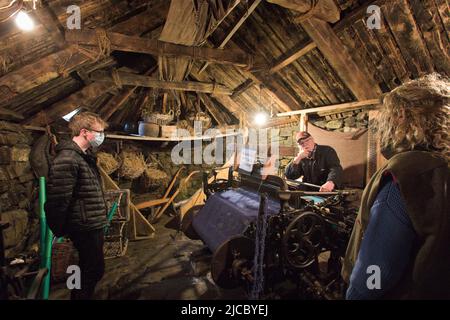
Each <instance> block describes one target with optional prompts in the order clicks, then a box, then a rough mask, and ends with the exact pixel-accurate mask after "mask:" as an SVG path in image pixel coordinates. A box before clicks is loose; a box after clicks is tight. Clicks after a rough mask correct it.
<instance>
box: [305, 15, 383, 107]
mask: <svg viewBox="0 0 450 320" xmlns="http://www.w3.org/2000/svg"><path fill="white" fill-rule="evenodd" d="M301 25H302V27H303V29H305V31H306V32H307V33H308V35H309V36H310V38H311V39H312V40H313V41H314V42H315V43H316V45H317V47H318V48H319V50H320V52H322V54H323V55H324V57H325V58H326V59H327V61H328V62H329V63H330V65H331V66H332V67H333V69H334V70H335V71H336V73H337V74H338V75H339V77H340V78H341V79H342V81H343V82H344V83H345V84H346V85H347V87H348V88H349V89H350V90H351V91H352V93H353V94H354V95H355V97H356V98H357V99H358V100H367V99H373V98H377V97H379V96H380V94H381V93H382V92H381V89H380V88H379V86H378V84H377V83H376V82H375V81H374V80H373V78H372V76H371V75H370V74H365V73H363V72H362V71H361V69H360V68H359V66H358V65H357V64H356V62H355V61H354V60H353V58H352V57H351V55H350V53H349V52H348V51H347V48H346V47H345V46H344V45H343V43H342V42H341V40H340V39H339V37H338V36H337V35H336V33H335V32H334V31H333V29H332V28H331V26H330V25H329V24H328V22H326V21H323V20H320V19H317V18H314V17H312V18H308V19H306V20H304V21H303V22H302V23H301Z"/></svg>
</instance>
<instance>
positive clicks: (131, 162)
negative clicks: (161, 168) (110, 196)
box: [119, 150, 145, 179]
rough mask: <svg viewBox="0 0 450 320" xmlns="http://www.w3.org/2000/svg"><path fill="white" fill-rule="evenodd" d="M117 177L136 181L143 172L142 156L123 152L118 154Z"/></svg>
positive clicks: (136, 153)
mask: <svg viewBox="0 0 450 320" xmlns="http://www.w3.org/2000/svg"><path fill="white" fill-rule="evenodd" d="M119 158H120V168H119V175H120V176H121V177H124V178H127V179H136V178H137V177H139V176H140V175H142V173H143V172H144V170H145V161H144V156H143V155H142V153H140V152H136V151H132V150H124V151H122V152H121V153H120V154H119Z"/></svg>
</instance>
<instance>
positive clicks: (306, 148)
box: [285, 131, 343, 192]
mask: <svg viewBox="0 0 450 320" xmlns="http://www.w3.org/2000/svg"><path fill="white" fill-rule="evenodd" d="M296 140H297V143H298V145H299V148H300V151H299V153H298V154H297V156H296V157H295V158H294V160H293V161H292V162H291V163H290V164H289V165H288V166H287V167H286V170H285V176H286V178H288V179H292V180H295V179H298V178H300V177H301V176H303V182H307V183H311V184H315V185H319V186H321V188H320V191H321V192H329V191H333V190H335V189H338V188H340V187H341V183H342V172H343V170H342V166H341V163H340V161H339V158H338V155H337V153H336V151H335V150H334V149H333V148H332V147H330V146H324V145H318V144H316V143H315V141H314V138H313V137H312V136H311V135H310V134H309V133H308V132H306V131H300V132H298V133H297V134H296ZM314 191H317V190H314Z"/></svg>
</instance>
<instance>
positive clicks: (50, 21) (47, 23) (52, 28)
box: [35, 3, 67, 49]
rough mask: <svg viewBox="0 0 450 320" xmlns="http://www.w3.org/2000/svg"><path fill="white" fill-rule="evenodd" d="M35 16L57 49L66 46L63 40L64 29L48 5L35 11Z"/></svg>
mask: <svg viewBox="0 0 450 320" xmlns="http://www.w3.org/2000/svg"><path fill="white" fill-rule="evenodd" d="M35 12H36V16H37V18H38V20H39V21H40V22H41V24H42V25H43V26H44V27H45V28H46V29H47V31H48V33H49V34H50V36H51V37H52V39H53V41H55V43H56V45H57V46H58V48H60V49H62V48H65V47H66V46H67V43H66V40H65V39H64V29H63V27H62V26H61V23H60V22H59V20H58V17H57V16H56V15H55V14H54V13H53V11H52V9H51V8H50V7H49V5H48V3H44V4H43V6H42V7H41V8H39V9H37V10H36V11H35Z"/></svg>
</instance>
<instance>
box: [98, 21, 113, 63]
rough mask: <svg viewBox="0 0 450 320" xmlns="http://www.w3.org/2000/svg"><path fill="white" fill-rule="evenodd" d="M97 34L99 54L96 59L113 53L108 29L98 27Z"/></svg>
mask: <svg viewBox="0 0 450 320" xmlns="http://www.w3.org/2000/svg"><path fill="white" fill-rule="evenodd" d="M95 33H96V35H97V44H98V51H99V52H98V56H97V58H96V60H99V59H101V58H104V57H107V56H109V55H110V53H111V41H110V40H109V38H108V35H107V33H106V30H105V29H103V28H97V29H96V30H95Z"/></svg>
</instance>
